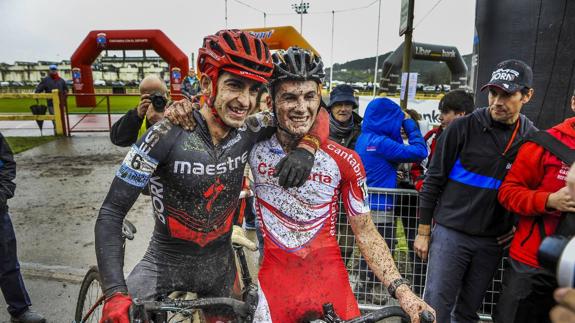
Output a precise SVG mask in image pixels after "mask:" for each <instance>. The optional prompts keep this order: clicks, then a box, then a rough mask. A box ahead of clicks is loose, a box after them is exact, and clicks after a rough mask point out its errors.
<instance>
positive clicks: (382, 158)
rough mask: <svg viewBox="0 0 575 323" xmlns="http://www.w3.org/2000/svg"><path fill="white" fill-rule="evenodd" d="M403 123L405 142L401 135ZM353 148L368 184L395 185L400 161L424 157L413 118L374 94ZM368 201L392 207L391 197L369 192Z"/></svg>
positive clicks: (376, 208) (374, 207)
mask: <svg viewBox="0 0 575 323" xmlns="http://www.w3.org/2000/svg"><path fill="white" fill-rule="evenodd" d="M402 127H403V130H404V131H405V134H406V135H407V139H408V143H409V144H407V145H406V144H404V143H403V139H402V138H401V128H402ZM355 150H356V151H357V153H358V154H359V156H360V157H361V160H362V162H363V164H364V167H365V171H366V175H367V186H369V187H377V188H395V187H396V184H397V166H398V165H399V164H401V163H414V162H421V161H422V160H424V159H425V158H426V157H427V145H426V144H425V140H424V139H423V136H422V135H421V132H420V131H419V128H418V127H417V124H416V121H415V120H413V119H411V117H410V116H409V115H408V114H407V113H405V112H403V111H401V108H400V107H399V105H397V103H395V102H393V101H392V100H390V99H388V98H377V99H375V100H373V101H371V102H370V103H369V104H368V105H367V109H366V111H365V115H364V119H363V125H362V133H361V135H360V136H359V138H358V139H357V143H356V145H355ZM374 197H376V198H374ZM388 200H389V199H388ZM370 203H371V205H370V206H371V210H372V212H373V211H379V212H384V213H387V212H388V211H392V210H393V201H392V200H389V201H380V200H379V199H378V198H377V196H372V197H371V199H370ZM376 213H378V212H376ZM390 247H392V246H390Z"/></svg>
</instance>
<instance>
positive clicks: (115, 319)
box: [100, 293, 132, 323]
mask: <svg viewBox="0 0 575 323" xmlns="http://www.w3.org/2000/svg"><path fill="white" fill-rule="evenodd" d="M131 305H132V298H131V297H130V295H127V294H124V293H114V294H112V296H110V297H108V298H107V299H106V301H105V302H104V309H103V310H102V319H100V323H130V316H129V314H128V312H129V310H130V306H131Z"/></svg>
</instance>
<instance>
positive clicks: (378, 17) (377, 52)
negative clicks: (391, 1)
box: [373, 0, 381, 97]
mask: <svg viewBox="0 0 575 323" xmlns="http://www.w3.org/2000/svg"><path fill="white" fill-rule="evenodd" d="M380 25H381V0H379V10H378V12H377V41H376V42H375V44H376V45H375V71H374V72H373V97H375V92H376V91H377V90H376V86H375V85H376V84H377V68H378V66H377V65H378V63H379V27H380Z"/></svg>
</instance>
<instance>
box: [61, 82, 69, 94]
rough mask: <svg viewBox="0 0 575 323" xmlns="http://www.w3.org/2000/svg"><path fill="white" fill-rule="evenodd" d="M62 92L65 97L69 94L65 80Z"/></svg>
mask: <svg viewBox="0 0 575 323" xmlns="http://www.w3.org/2000/svg"><path fill="white" fill-rule="evenodd" d="M62 83H63V84H62V90H63V91H64V95H67V94H68V84H66V81H65V80H64V79H62Z"/></svg>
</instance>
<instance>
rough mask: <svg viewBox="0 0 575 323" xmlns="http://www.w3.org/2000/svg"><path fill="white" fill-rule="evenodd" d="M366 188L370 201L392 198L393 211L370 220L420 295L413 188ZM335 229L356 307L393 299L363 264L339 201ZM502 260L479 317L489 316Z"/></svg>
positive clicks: (420, 267)
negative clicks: (414, 250)
mask: <svg viewBox="0 0 575 323" xmlns="http://www.w3.org/2000/svg"><path fill="white" fill-rule="evenodd" d="M368 192H369V195H370V199H371V201H374V202H376V203H382V204H383V203H390V202H391V201H393V204H394V207H393V211H392V212H388V213H387V214H381V212H380V213H379V216H375V217H374V222H375V225H376V227H377V229H378V231H379V232H380V233H381V234H382V236H383V237H384V238H385V239H386V241H387V243H388V246H390V245H391V246H390V249H391V252H392V254H393V257H394V259H395V262H396V265H397V268H398V269H399V271H400V273H401V274H402V276H403V277H405V278H407V279H409V280H410V281H411V283H412V289H413V291H414V292H415V293H416V294H418V295H419V296H423V290H424V288H425V276H426V271H427V263H425V262H423V261H422V260H421V259H419V257H416V256H415V254H414V252H413V241H414V239H415V236H416V234H417V225H418V219H417V207H418V203H419V198H418V193H417V191H415V190H406V189H376V188H369V190H368ZM337 232H338V241H339V244H340V246H341V250H342V255H343V257H344V262H345V264H346V267H347V269H348V273H349V280H350V284H351V286H352V289H353V292H354V294H355V297H356V299H357V301H358V303H359V304H360V308H361V309H365V310H369V309H375V308H377V307H379V306H381V305H383V304H385V302H386V301H388V299H389V303H391V302H395V300H393V299H390V297H389V295H388V294H387V290H386V288H385V287H383V284H382V283H380V282H379V281H378V280H377V279H376V278H375V276H374V275H373V273H372V272H371V271H370V270H369V268H367V265H366V263H365V262H364V260H363V258H362V256H361V254H360V252H359V250H358V248H357V247H355V237H354V235H353V232H352V230H351V227H350V226H349V224H348V222H347V220H346V215H345V209H344V208H343V205H342V204H341V203H340V215H339V221H338V230H337ZM504 263H505V258H504V259H502V261H501V264H500V266H499V268H498V270H497V272H496V273H495V275H494V278H493V280H492V282H491V285H490V287H489V289H488V291H487V293H486V294H485V297H484V299H483V304H482V306H481V308H480V310H479V313H478V314H479V316H480V318H481V320H485V321H491V320H492V319H491V315H492V313H493V311H494V309H495V304H497V300H498V298H499V293H500V289H501V279H502V276H503V266H504ZM389 303H388V304H389Z"/></svg>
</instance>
